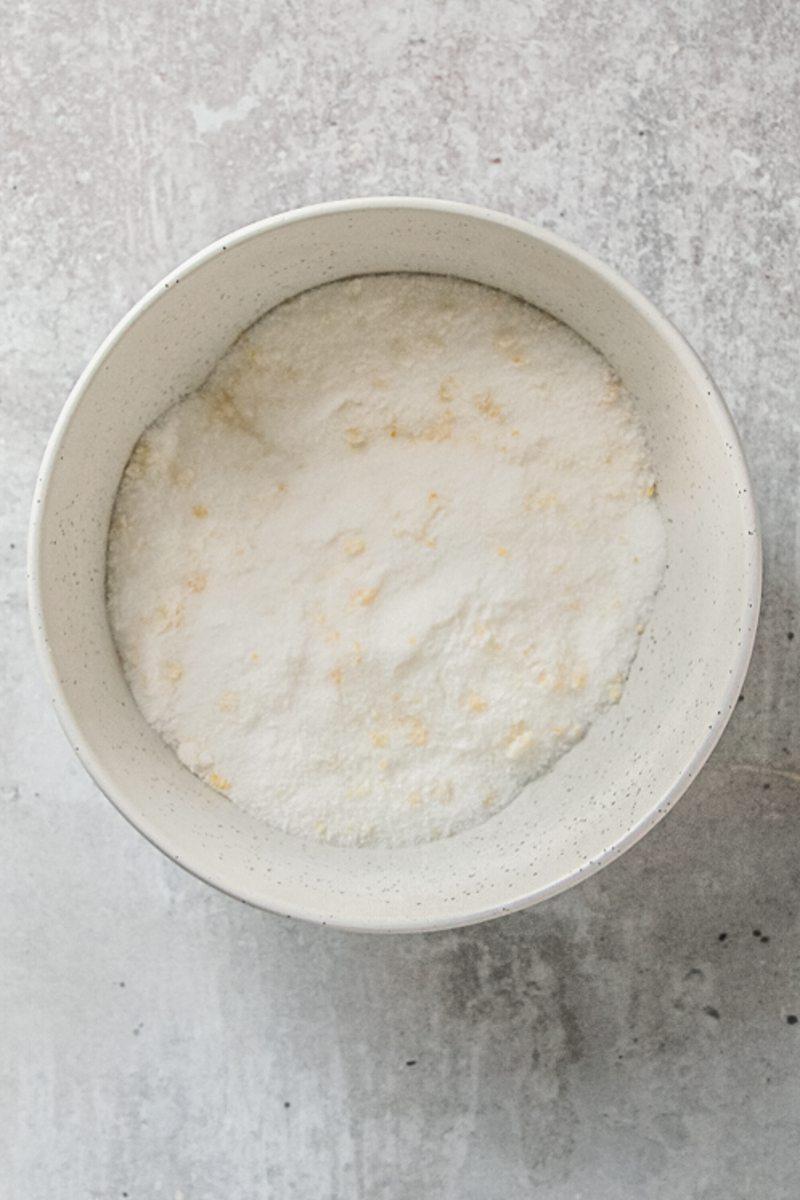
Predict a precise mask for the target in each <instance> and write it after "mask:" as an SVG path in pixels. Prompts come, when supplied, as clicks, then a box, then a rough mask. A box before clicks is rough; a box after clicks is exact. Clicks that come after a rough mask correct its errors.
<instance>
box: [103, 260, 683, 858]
mask: <svg viewBox="0 0 800 1200" xmlns="http://www.w3.org/2000/svg"><path fill="white" fill-rule="evenodd" d="M655 490H656V488H655V478H654V474H653V470H652V467H651V465H650V462H649V458H648V453H647V448H646V444H645V440H644V436H643V432H642V429H641V426H640V424H639V422H638V419H637V416H636V412H635V406H634V404H633V402H632V401H631V399H630V398H629V397H628V396H627V395H626V393H625V392H624V390H623V389H622V388H621V387H620V384H619V381H618V380H617V379H616V378H615V377H614V375H613V373H612V371H611V370H610V368H609V366H608V365H607V363H606V362H605V361H604V360H603V358H601V356H600V355H599V354H597V353H596V351H594V350H593V349H591V348H590V347H589V346H588V345H587V344H586V343H585V342H584V341H582V340H581V339H580V338H579V337H578V336H577V335H576V334H575V333H573V332H572V331H571V330H569V329H567V328H566V327H565V326H564V325H562V324H560V323H559V322H557V321H555V320H553V319H552V318H551V317H548V316H546V315H545V314H543V313H541V312H539V311H537V310H536V309H533V308H531V307H530V306H528V305H526V304H523V303H522V302H520V301H518V300H515V299H513V298H511V297H509V296H507V295H505V294H503V293H500V292H496V291H492V290H490V289H488V288H483V287H481V286H479V285H477V284H470V283H466V282H463V281H461V280H456V279H449V278H442V277H431V276H421V275H385V276H373V277H365V278H363V279H354V280H349V281H346V282H342V283H336V284H331V285H329V286H327V287H324V288H320V289H317V290H316V291H313V292H308V293H306V294H305V295H303V296H301V297H299V298H297V299H295V300H292V301H290V302H289V303H287V304H284V305H282V306H281V307H279V308H277V309H275V310H274V311H273V312H271V313H269V314H268V315H267V316H266V317H264V318H263V319H262V320H261V321H260V322H259V323H258V324H257V325H255V326H254V327H253V328H252V329H250V330H249V331H248V332H247V333H246V334H245V335H244V336H243V337H241V338H240V339H239V341H238V342H237V343H236V345H235V346H234V347H233V348H232V349H231V350H230V351H229V353H228V354H227V355H226V356H225V357H224V358H223V359H222V361H221V362H220V363H219V365H218V366H217V368H216V370H215V371H214V372H213V374H212V375H211V377H210V379H209V380H208V381H207V382H206V383H205V385H204V386H203V387H202V388H201V389H200V390H199V391H198V392H197V393H196V394H194V395H192V396H190V397H189V398H188V399H186V400H184V401H182V402H181V403H180V404H178V405H176V406H175V407H173V408H172V409H170V410H169V412H167V413H166V414H165V416H164V417H162V418H161V420H159V421H158V422H157V423H156V424H155V425H153V426H152V427H151V428H150V429H149V430H148V431H147V432H146V433H145V435H144V436H143V437H142V439H141V440H140V442H139V444H138V446H137V448H136V450H135V452H134V454H133V456H132V458H131V461H130V463H129V464H128V467H127V469H126V472H125V475H124V478H123V481H122V484H121V487H120V491H119V495H118V498H117V503H116V507H115V511H114V517H113V521H112V528H111V533H110V539H109V555H108V596H109V612H110V617H111V622H112V627H113V630H114V635H115V638H116V641H117V646H118V649H119V652H120V656H121V659H122V663H123V666H124V669H125V673H126V676H127V678H128V681H129V683H130V686H131V689H132V691H133V694H134V696H135V698H136V701H137V703H138V704H139V706H140V708H141V710H142V712H143V714H144V716H145V717H146V719H147V720H148V721H149V722H150V724H151V725H153V726H154V728H155V729H157V730H158V732H159V733H160V734H161V735H162V736H163V738H164V739H165V741H166V742H167V743H168V744H169V745H170V746H172V747H173V748H174V749H175V751H176V753H177V754H178V755H179V757H180V758H181V760H182V761H183V762H184V763H185V764H186V766H187V767H188V768H189V769H190V770H191V771H193V772H195V774H197V775H199V776H201V777H202V778H203V779H205V780H206V781H207V782H208V783H210V784H211V786H213V787H215V788H217V790H219V791H221V792H223V793H225V794H226V795H227V796H229V797H230V798H231V800H232V801H233V802H235V803H236V804H238V805H240V806H241V807H242V808H243V809H246V810H247V811H248V812H250V813H254V814H255V815H256V816H258V817H261V818H263V819H264V820H265V821H267V822H269V823H270V824H272V825H275V826H277V827H279V828H281V829H284V830H287V831H289V832H291V833H296V834H300V835H309V836H312V837H316V838H321V839H323V840H328V841H331V842H336V843H339V844H376V845H384V846H397V845H403V844H409V843H414V842H423V841H428V840H431V839H434V838H440V837H445V836H447V835H449V834H452V833H455V832H457V831H459V830H462V829H465V828H467V827H469V826H471V825H475V824H476V823H478V822H480V821H483V820H485V819H487V818H488V817H490V816H491V814H492V813H493V812H495V811H497V810H498V809H500V808H501V807H502V806H503V805H505V804H508V803H509V802H510V801H511V800H513V799H514V797H515V796H516V795H517V794H518V792H519V791H520V789H521V788H522V787H523V786H524V785H525V784H526V783H527V782H528V781H529V780H531V779H533V778H534V777H536V776H537V775H539V774H540V773H541V772H543V771H545V770H547V769H548V768H549V767H550V766H551V765H552V764H553V763H554V762H555V761H556V759H557V758H558V757H559V756H560V755H562V754H563V753H565V752H566V751H567V750H568V749H569V747H570V746H571V745H573V744H574V742H575V741H576V740H577V739H579V738H580V737H582V736H583V734H584V733H585V732H586V730H587V729H588V727H589V726H590V724H591V723H592V721H593V720H595V718H596V717H597V716H598V715H599V714H600V713H601V712H602V710H603V709H604V708H606V707H607V706H608V705H610V704H614V703H616V702H617V701H618V700H619V698H620V696H621V694H622V689H623V686H624V681H625V679H626V676H627V673H628V671H629V668H630V665H631V662H632V660H633V658H634V655H635V654H636V650H637V645H638V639H639V636H640V634H641V631H642V628H643V626H644V624H645V622H646V621H647V619H648V615H649V612H650V609H651V606H652V601H653V596H654V593H655V591H656V589H657V587H658V585H659V582H660V579H661V574H662V571H663V564H664V530H663V525H662V519H661V516H660V512H659V508H658V504H657V502H656V501H655V498H654V497H655Z"/></svg>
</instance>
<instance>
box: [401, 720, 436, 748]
mask: <svg viewBox="0 0 800 1200" xmlns="http://www.w3.org/2000/svg"><path fill="white" fill-rule="evenodd" d="M407 724H408V726H409V728H408V731H407V733H406V741H407V742H408V744H409V746H426V745H427V744H428V737H429V736H430V735H429V733H428V726H427V725H426V724H425V722H424V721H420V719H419V717H410V718H409V719H408V721H407Z"/></svg>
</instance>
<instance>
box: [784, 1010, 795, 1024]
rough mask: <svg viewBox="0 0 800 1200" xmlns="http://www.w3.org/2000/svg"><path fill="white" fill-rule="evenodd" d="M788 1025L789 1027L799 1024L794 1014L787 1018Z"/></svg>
mask: <svg viewBox="0 0 800 1200" xmlns="http://www.w3.org/2000/svg"><path fill="white" fill-rule="evenodd" d="M786 1024H787V1025H796V1024H797V1017H796V1016H795V1014H794V1013H789V1015H788V1016H787V1018H786Z"/></svg>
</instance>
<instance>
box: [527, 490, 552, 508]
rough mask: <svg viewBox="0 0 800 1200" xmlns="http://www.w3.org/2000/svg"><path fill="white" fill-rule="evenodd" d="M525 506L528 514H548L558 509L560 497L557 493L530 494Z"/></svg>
mask: <svg viewBox="0 0 800 1200" xmlns="http://www.w3.org/2000/svg"><path fill="white" fill-rule="evenodd" d="M524 504H525V510H526V512H546V511H547V509H549V508H555V507H556V505H557V504H558V496H557V495H556V493H555V492H528V494H527V496H526V497H525V501H524Z"/></svg>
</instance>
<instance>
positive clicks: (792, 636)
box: [786, 629, 794, 642]
mask: <svg viewBox="0 0 800 1200" xmlns="http://www.w3.org/2000/svg"><path fill="white" fill-rule="evenodd" d="M786 636H787V638H788V639H789V641H790V642H793V641H794V634H793V632H792V630H791V629H790V630H789V632H788V633H787V635H786Z"/></svg>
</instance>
